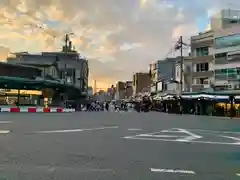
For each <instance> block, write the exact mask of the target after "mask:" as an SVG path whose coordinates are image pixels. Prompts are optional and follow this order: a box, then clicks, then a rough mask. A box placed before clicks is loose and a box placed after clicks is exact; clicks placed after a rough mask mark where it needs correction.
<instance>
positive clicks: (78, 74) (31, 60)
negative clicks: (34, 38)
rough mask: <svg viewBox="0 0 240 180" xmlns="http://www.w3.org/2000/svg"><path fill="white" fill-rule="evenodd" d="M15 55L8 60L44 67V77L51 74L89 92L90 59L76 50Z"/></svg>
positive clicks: (85, 92) (84, 92)
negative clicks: (84, 57)
mask: <svg viewBox="0 0 240 180" xmlns="http://www.w3.org/2000/svg"><path fill="white" fill-rule="evenodd" d="M14 55H15V56H14V57H13V56H11V57H9V58H8V59H7V62H9V63H14V64H20V65H30V66H35V67H39V68H42V69H43V72H44V75H43V76H44V77H45V76H46V75H50V76H52V77H54V78H55V79H56V80H59V81H61V82H62V83H66V84H72V85H74V86H75V87H76V88H79V89H80V90H81V91H82V93H83V94H87V89H88V74H89V68H88V61H87V60H86V59H83V58H81V57H80V56H79V54H78V53H77V52H76V51H71V52H67V53H65V52H42V53H41V54H29V53H27V52H23V53H15V54H14ZM54 67H55V68H54Z"/></svg>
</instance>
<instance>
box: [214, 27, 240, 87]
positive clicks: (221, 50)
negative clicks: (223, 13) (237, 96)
mask: <svg viewBox="0 0 240 180" xmlns="http://www.w3.org/2000/svg"><path fill="white" fill-rule="evenodd" d="M214 41H215V49H214V52H215V55H214V62H215V64H214V81H215V86H216V87H218V88H220V89H240V24H239V25H238V26H234V27H232V28H227V29H221V30H218V31H216V32H215V35H214Z"/></svg>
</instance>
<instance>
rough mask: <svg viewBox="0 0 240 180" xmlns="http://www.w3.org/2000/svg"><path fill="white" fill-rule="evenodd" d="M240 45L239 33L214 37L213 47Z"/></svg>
mask: <svg viewBox="0 0 240 180" xmlns="http://www.w3.org/2000/svg"><path fill="white" fill-rule="evenodd" d="M239 45H240V34H234V35H229V36H225V37H219V38H216V39H215V48H216V49H221V48H227V47H233V46H239Z"/></svg>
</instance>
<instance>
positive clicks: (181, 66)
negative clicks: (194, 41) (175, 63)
mask: <svg viewBox="0 0 240 180" xmlns="http://www.w3.org/2000/svg"><path fill="white" fill-rule="evenodd" d="M179 46H180V95H182V89H183V39H182V36H180V39H179Z"/></svg>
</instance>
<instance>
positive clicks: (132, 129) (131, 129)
mask: <svg viewBox="0 0 240 180" xmlns="http://www.w3.org/2000/svg"><path fill="white" fill-rule="evenodd" d="M141 130H142V129H136V128H130V129H128V131H141Z"/></svg>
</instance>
